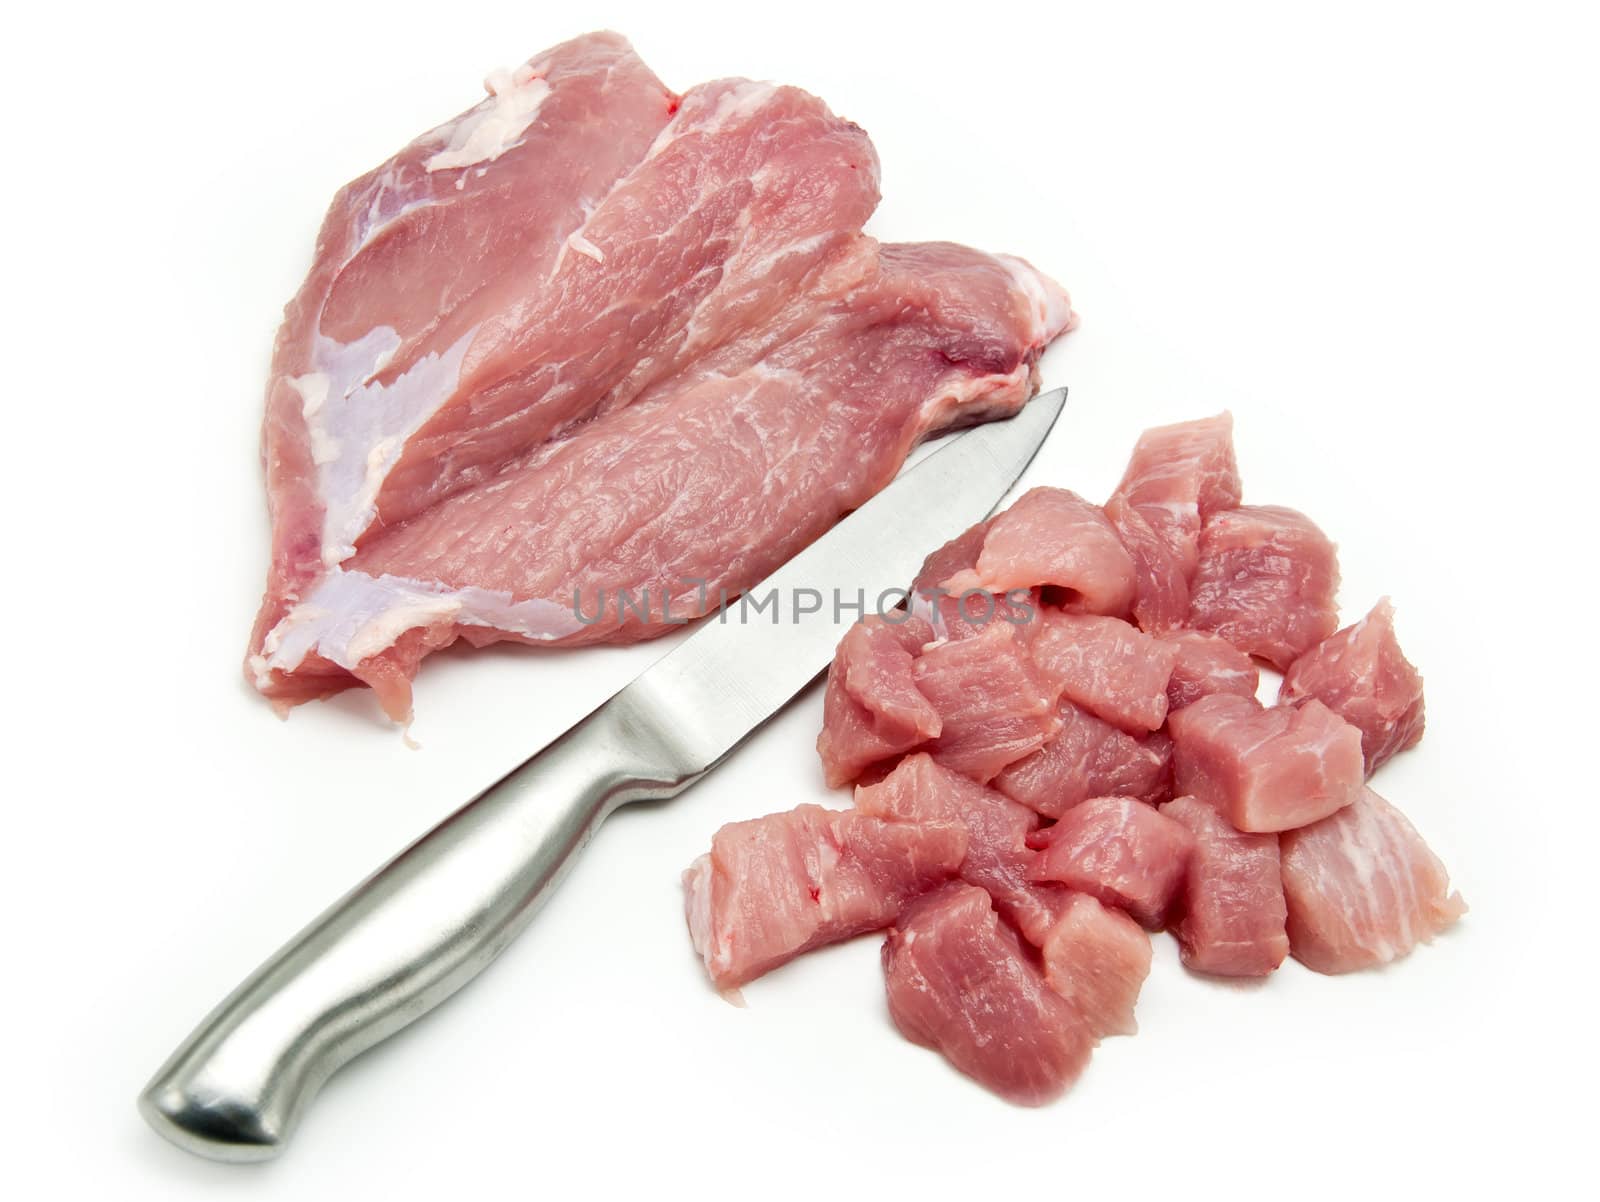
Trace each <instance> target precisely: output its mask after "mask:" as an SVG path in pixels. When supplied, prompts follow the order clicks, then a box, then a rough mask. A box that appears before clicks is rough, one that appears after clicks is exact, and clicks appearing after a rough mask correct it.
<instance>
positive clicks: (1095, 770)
mask: <svg viewBox="0 0 1600 1202" xmlns="http://www.w3.org/2000/svg"><path fill="white" fill-rule="evenodd" d="M1056 712H1057V716H1058V717H1059V718H1060V721H1061V728H1060V730H1059V731H1058V732H1057V733H1056V736H1055V737H1054V738H1053V739H1051V740H1050V741H1049V742H1048V743H1046V744H1045V745H1044V746H1043V747H1041V748H1040V749H1039V750H1038V751H1036V752H1034V753H1033V754H1032V755H1030V756H1028V757H1027V758H1025V759H1020V760H1018V761H1017V762H1016V763H1014V764H1010V765H1007V766H1006V767H1005V768H1003V769H1001V771H1000V775H999V776H997V777H995V778H994V787H995V788H997V789H999V790H1000V792H1002V793H1004V794H1005V795H1006V796H1007V797H1010V798H1012V799H1014V800H1016V801H1020V802H1021V803H1022V804H1023V805H1025V806H1028V807H1029V808H1030V809H1034V810H1037V811H1038V812H1039V813H1041V814H1043V815H1044V816H1045V817H1046V818H1059V817H1061V815H1063V814H1065V813H1066V812H1067V811H1068V810H1070V809H1071V808H1072V807H1073V806H1075V805H1077V804H1078V803H1079V802H1081V801H1087V800H1088V799H1089V798H1091V797H1136V798H1138V799H1139V800H1140V801H1143V802H1148V803H1149V804H1151V805H1155V804H1157V803H1158V802H1163V801H1166V800H1167V799H1168V798H1169V797H1171V796H1172V740H1171V739H1169V738H1168V737H1167V735H1166V734H1165V732H1163V731H1152V732H1151V733H1150V734H1148V735H1145V736H1143V737H1140V736H1136V735H1130V734H1128V733H1127V731H1124V730H1120V729H1118V728H1117V727H1115V726H1113V725H1111V723H1109V722H1107V721H1105V720H1104V719H1102V718H1096V717H1095V716H1094V715H1093V714H1091V713H1089V711H1088V710H1085V709H1080V708H1079V707H1078V706H1076V705H1074V704H1073V703H1072V702H1070V701H1063V702H1062V703H1061V705H1060V707H1059V708H1058V710H1057V711H1056Z"/></svg>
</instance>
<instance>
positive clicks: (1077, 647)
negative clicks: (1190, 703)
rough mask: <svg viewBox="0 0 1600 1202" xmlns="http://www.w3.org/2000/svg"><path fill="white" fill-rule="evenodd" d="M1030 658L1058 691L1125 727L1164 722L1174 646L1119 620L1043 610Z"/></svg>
mask: <svg viewBox="0 0 1600 1202" xmlns="http://www.w3.org/2000/svg"><path fill="white" fill-rule="evenodd" d="M1033 658H1034V662H1035V663H1037V664H1038V665H1039V671H1040V673H1041V675H1042V676H1043V677H1044V678H1045V680H1047V681H1048V682H1049V683H1050V684H1051V685H1052V686H1054V688H1055V689H1056V691H1057V692H1059V693H1060V694H1061V695H1063V696H1065V697H1067V698H1069V699H1070V700H1072V701H1074V702H1076V703H1077V704H1078V705H1081V706H1082V707H1083V708H1084V709H1086V710H1088V711H1089V712H1090V713H1092V714H1096V715H1098V716H1099V717H1101V718H1104V719H1105V720H1106V721H1107V722H1110V723H1112V724H1113V725H1116V726H1120V727H1121V728H1122V729H1123V730H1126V731H1131V732H1133V733H1134V734H1143V733H1144V732H1145V731H1151V730H1156V729H1159V728H1160V726H1161V724H1162V723H1163V722H1164V721H1166V717H1167V682H1168V680H1169V679H1170V678H1171V676H1172V666H1173V664H1174V663H1176V662H1177V658H1178V650H1177V648H1176V647H1174V646H1172V645H1171V644H1169V643H1165V642H1162V641H1161V640H1159V639H1156V638H1154V637H1152V636H1151V635H1148V634H1145V633H1144V632H1143V631H1141V630H1138V629H1137V628H1135V627H1133V626H1130V625H1129V624H1128V623H1126V622H1124V621H1122V620H1121V619H1120V618H1108V617H1101V616H1099V615H1095V614H1072V613H1064V612H1062V611H1060V610H1053V609H1052V610H1046V611H1045V613H1044V617H1043V624H1042V625H1041V627H1040V629H1039V633H1038V636H1037V637H1036V638H1035V639H1034V641H1033Z"/></svg>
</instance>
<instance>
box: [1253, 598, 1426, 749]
mask: <svg viewBox="0 0 1600 1202" xmlns="http://www.w3.org/2000/svg"><path fill="white" fill-rule="evenodd" d="M1306 697H1315V698H1316V699H1317V700H1318V701H1320V702H1322V703H1323V704H1324V705H1326V706H1327V707H1328V708H1329V709H1331V710H1332V711H1333V712H1334V713H1336V714H1338V715H1339V716H1340V717H1341V718H1343V719H1344V720H1345V721H1346V722H1348V723H1350V724H1351V725H1352V726H1354V727H1356V728H1357V729H1359V730H1360V731H1361V752H1362V754H1363V755H1364V756H1365V757H1366V762H1367V775H1368V776H1371V775H1372V774H1373V773H1374V772H1376V771H1377V770H1378V766H1379V765H1380V764H1382V763H1383V762H1384V761H1385V760H1387V759H1388V758H1389V757H1390V756H1392V755H1394V754H1395V753H1396V752H1400V751H1405V750H1406V749H1407V748H1410V747H1415V746H1416V745H1417V743H1418V741H1419V740H1421V738H1422V726H1423V701H1422V677H1421V676H1420V675H1418V673H1417V670H1416V668H1414V667H1412V666H1411V662H1410V661H1409V660H1407V659H1406V657H1405V653H1404V652H1402V651H1401V650H1400V643H1399V641H1398V640H1397V639H1396V638H1395V634H1394V606H1392V605H1390V604H1389V598H1387V597H1385V598H1383V600H1381V601H1379V602H1378V604H1377V605H1375V606H1373V609H1372V612H1371V613H1369V614H1368V615H1367V616H1366V617H1364V618H1362V619H1361V621H1359V622H1357V623H1356V624H1355V625H1354V626H1347V627H1345V628H1344V629H1343V630H1341V631H1338V632H1337V633H1335V634H1332V635H1330V636H1328V637H1327V638H1325V639H1323V640H1322V642H1320V643H1318V644H1317V645H1316V646H1315V647H1313V648H1312V649H1311V650H1310V651H1307V652H1306V653H1305V654H1304V655H1302V656H1301V657H1300V658H1299V659H1297V660H1295V661H1294V663H1292V664H1291V665H1289V671H1288V672H1287V673H1286V674H1285V676H1284V678H1283V687H1282V688H1280V689H1279V690H1278V700H1279V701H1280V702H1298V701H1301V700H1303V699H1304V698H1306Z"/></svg>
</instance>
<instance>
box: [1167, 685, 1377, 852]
mask: <svg viewBox="0 0 1600 1202" xmlns="http://www.w3.org/2000/svg"><path fill="white" fill-rule="evenodd" d="M1169 729H1170V730H1171V732H1172V743H1173V750H1172V763H1173V777H1174V783H1173V788H1174V789H1175V790H1176V791H1177V792H1178V793H1180V794H1182V793H1187V794H1191V795H1192V796H1195V797H1198V798H1199V799H1200V800H1201V801H1204V802H1209V803H1210V804H1211V805H1214V806H1216V807H1217V809H1218V810H1219V811H1220V812H1221V813H1223V814H1225V815H1226V816H1227V818H1228V820H1229V821H1230V822H1232V823H1233V825H1234V826H1236V827H1238V828H1239V829H1240V830H1242V831H1258V832H1260V831H1286V830H1290V829H1292V828H1294V827H1297V826H1305V825H1306V824H1307V823H1311V822H1316V821H1317V820H1318V819H1319V818H1326V817H1327V816H1328V815H1329V814H1331V813H1333V812H1334V811H1335V810H1338V809H1340V808H1341V807H1343V806H1347V805H1349V804H1350V803H1351V802H1352V801H1354V800H1355V799H1356V797H1357V796H1358V795H1359V794H1360V792H1361V782H1362V781H1363V780H1364V779H1365V772H1364V770H1363V767H1362V761H1361V732H1360V731H1358V730H1357V729H1356V728H1355V727H1353V726H1351V725H1350V724H1349V723H1348V722H1346V721H1345V720H1344V719H1343V718H1341V717H1339V715H1338V714H1336V713H1334V712H1333V711H1332V710H1330V709H1329V708H1328V707H1327V706H1325V705H1323V704H1322V703H1321V702H1320V701H1317V700H1315V699H1314V698H1313V699H1311V700H1309V701H1306V702H1304V703H1303V704H1301V705H1298V706H1287V705H1279V706H1274V707H1272V708H1271V709H1263V708H1262V707H1261V705H1260V704H1259V703H1258V702H1257V701H1256V700H1255V699H1254V698H1247V697H1238V696H1234V695H1232V694H1227V693H1216V694H1213V695H1212V696H1210V697H1202V698H1201V699H1200V700H1199V701H1196V702H1195V703H1194V704H1193V705H1191V706H1187V707H1186V708H1184V709H1181V710H1179V711H1178V712H1177V713H1176V714H1173V715H1172V720H1171V724H1170V727H1169Z"/></svg>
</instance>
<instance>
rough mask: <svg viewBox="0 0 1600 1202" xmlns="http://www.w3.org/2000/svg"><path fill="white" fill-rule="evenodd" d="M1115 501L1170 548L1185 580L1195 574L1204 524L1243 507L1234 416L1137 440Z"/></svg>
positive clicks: (1146, 434) (1152, 432)
mask: <svg viewBox="0 0 1600 1202" xmlns="http://www.w3.org/2000/svg"><path fill="white" fill-rule="evenodd" d="M1117 495H1119V496H1121V497H1123V498H1125V499H1126V501H1127V503H1128V504H1129V505H1130V506H1132V507H1133V508H1134V509H1135V510H1137V511H1138V513H1139V514H1140V516H1141V517H1143V518H1144V519H1145V521H1146V522H1147V523H1148V524H1149V525H1150V527H1151V528H1152V529H1153V530H1154V531H1155V532H1156V534H1158V535H1159V536H1160V537H1161V539H1162V541H1163V542H1165V543H1166V545H1167V548H1168V550H1169V551H1170V553H1171V554H1172V556H1173V558H1174V559H1175V560H1176V561H1177V562H1178V563H1179V564H1180V565H1181V566H1182V568H1183V571H1184V574H1185V575H1188V574H1191V573H1192V572H1193V571H1194V566H1195V559H1196V540H1197V538H1198V537H1199V534H1200V528H1201V524H1202V523H1203V522H1204V521H1205V519H1206V518H1208V517H1210V516H1211V515H1212V514H1213V513H1216V512H1217V511H1219V510H1223V509H1232V508H1234V507H1235V506H1237V505H1238V504H1239V498H1240V496H1241V495H1242V486H1241V484H1240V482H1239V467H1238V464H1237V463H1236V462H1235V461H1234V454H1233V415H1232V414H1230V413H1227V412H1223V413H1219V414H1217V415H1216V416H1215V417H1206V418H1201V419H1199V420H1198V421H1189V422H1178V423H1177V424H1176V425H1171V426H1157V427H1155V428H1154V429H1151V430H1146V431H1145V432H1144V433H1143V434H1141V435H1140V436H1139V441H1138V443H1137V444H1136V445H1135V446H1134V448H1133V455H1132V457H1131V458H1130V459H1129V460H1128V470H1127V471H1126V472H1125V473H1123V477H1122V483H1121V484H1119V485H1118V486H1117Z"/></svg>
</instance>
